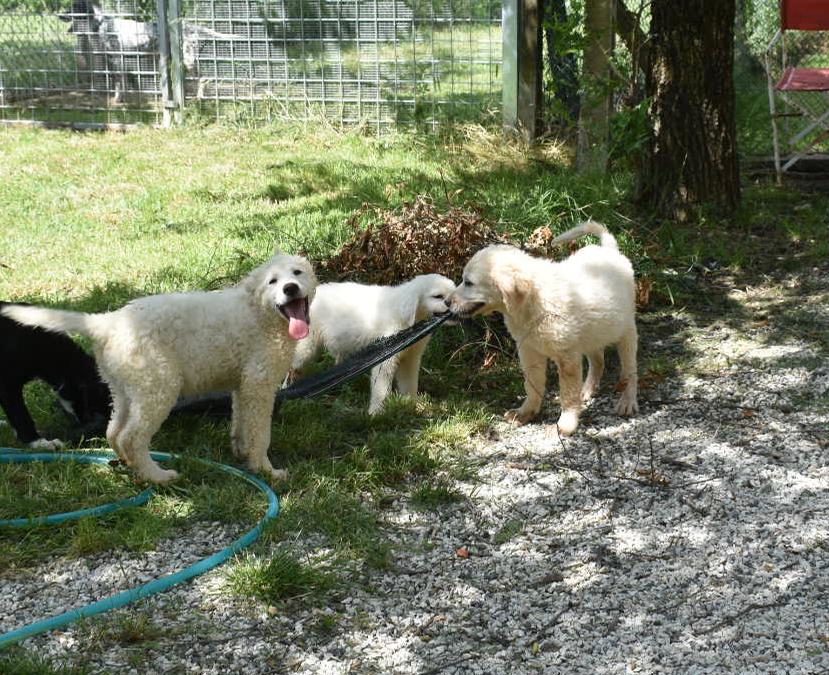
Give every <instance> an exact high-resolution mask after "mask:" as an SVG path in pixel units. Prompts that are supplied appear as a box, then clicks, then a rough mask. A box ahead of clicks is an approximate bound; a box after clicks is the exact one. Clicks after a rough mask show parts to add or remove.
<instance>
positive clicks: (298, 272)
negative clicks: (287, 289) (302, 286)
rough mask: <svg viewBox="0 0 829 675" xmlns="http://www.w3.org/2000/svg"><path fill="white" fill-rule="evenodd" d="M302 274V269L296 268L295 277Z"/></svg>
mask: <svg viewBox="0 0 829 675" xmlns="http://www.w3.org/2000/svg"><path fill="white" fill-rule="evenodd" d="M300 274H302V270H294V276H295V277H298V276H299V275H300Z"/></svg>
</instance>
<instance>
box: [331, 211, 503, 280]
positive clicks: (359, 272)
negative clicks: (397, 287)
mask: <svg viewBox="0 0 829 675" xmlns="http://www.w3.org/2000/svg"><path fill="white" fill-rule="evenodd" d="M367 216H369V217H368V218H367ZM366 220H368V221H369V224H368V225H366V226H363V223H364V222H365V221H366ZM349 223H350V225H351V227H352V228H353V231H354V234H353V237H352V238H351V240H350V241H348V242H346V244H345V245H344V246H343V247H342V248H341V249H340V251H339V252H338V253H336V254H335V255H334V256H333V257H331V258H329V259H328V260H326V261H324V262H323V263H322V267H323V269H324V271H325V273H324V276H326V277H330V278H332V279H335V280H344V279H349V280H359V281H361V282H363V283H375V284H396V283H400V282H401V281H405V280H407V279H411V278H412V277H414V276H417V275H418V274H430V273H437V274H443V275H445V276H447V277H449V278H450V279H453V280H458V279H460V277H461V272H462V271H463V266H464V265H465V264H466V262H467V260H469V258H470V257H471V256H472V254H473V253H475V251H477V250H478V249H480V248H482V247H483V246H486V245H487V244H491V243H495V242H504V241H505V240H504V238H503V237H502V236H500V235H498V234H497V233H496V232H495V230H494V228H493V227H492V226H491V225H489V224H488V223H487V222H486V221H485V220H484V218H483V216H482V215H481V214H480V213H478V212H477V211H475V210H472V209H468V208H460V207H456V206H452V207H449V208H448V209H446V210H445V211H438V210H437V209H436V208H435V205H434V204H433V203H432V201H431V200H430V199H429V198H428V197H424V196H419V197H417V198H416V199H415V200H414V201H413V202H412V203H407V204H404V205H403V206H402V207H400V208H399V209H396V210H386V209H380V208H377V207H373V206H368V205H364V206H363V207H362V208H361V209H360V210H359V211H357V212H356V213H355V214H354V215H353V216H352V217H351V219H350V220H349Z"/></svg>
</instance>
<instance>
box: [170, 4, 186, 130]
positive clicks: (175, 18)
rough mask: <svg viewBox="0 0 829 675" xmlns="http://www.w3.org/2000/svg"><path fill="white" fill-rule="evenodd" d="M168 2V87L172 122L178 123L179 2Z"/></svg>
mask: <svg viewBox="0 0 829 675" xmlns="http://www.w3.org/2000/svg"><path fill="white" fill-rule="evenodd" d="M167 2H168V3H169V7H168V12H169V14H168V17H167V27H168V30H169V35H170V87H171V89H172V98H173V122H175V123H176V124H180V123H181V121H182V117H183V115H182V113H183V111H184V54H183V53H182V34H181V2H180V0H167Z"/></svg>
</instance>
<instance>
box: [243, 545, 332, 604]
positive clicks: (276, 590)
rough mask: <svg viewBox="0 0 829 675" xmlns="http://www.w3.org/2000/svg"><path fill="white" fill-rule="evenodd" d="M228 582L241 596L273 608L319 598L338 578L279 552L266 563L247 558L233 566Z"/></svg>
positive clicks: (315, 566) (265, 561) (253, 557)
mask: <svg viewBox="0 0 829 675" xmlns="http://www.w3.org/2000/svg"><path fill="white" fill-rule="evenodd" d="M228 582H229V584H230V586H231V588H233V590H234V592H236V593H238V594H239V595H242V596H248V597H253V598H257V599H259V600H262V601H264V602H267V603H268V604H271V605H274V604H279V603H282V602H284V601H287V600H297V599H299V598H303V599H305V600H308V599H319V598H320V597H322V596H324V594H325V593H327V592H328V591H330V590H332V589H333V588H334V586H335V585H336V577H335V575H334V574H332V573H331V572H327V571H325V570H323V569H320V566H318V565H314V564H312V563H302V562H300V561H298V560H296V558H294V557H293V556H291V555H290V554H288V553H284V552H281V551H277V552H276V553H274V554H273V555H271V556H269V557H268V558H267V559H264V560H263V559H261V558H258V557H256V556H253V555H248V556H245V557H244V558H243V559H242V560H241V561H240V562H237V563H236V564H235V565H234V566H233V569H232V570H231V571H230V574H229V575H228Z"/></svg>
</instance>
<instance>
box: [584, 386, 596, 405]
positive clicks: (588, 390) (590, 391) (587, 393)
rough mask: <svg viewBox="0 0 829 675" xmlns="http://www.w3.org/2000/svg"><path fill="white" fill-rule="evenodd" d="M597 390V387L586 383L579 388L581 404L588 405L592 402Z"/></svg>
mask: <svg viewBox="0 0 829 675" xmlns="http://www.w3.org/2000/svg"><path fill="white" fill-rule="evenodd" d="M598 389H599V387H598V385H596V384H591V383H589V382H586V383H585V384H584V386H583V387H582V388H581V402H582V403H589V402H590V401H592V400H593V397H594V396H595V395H596V392H597V391H598Z"/></svg>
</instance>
